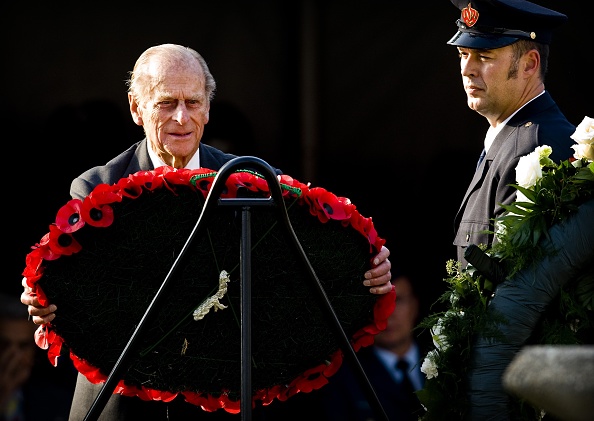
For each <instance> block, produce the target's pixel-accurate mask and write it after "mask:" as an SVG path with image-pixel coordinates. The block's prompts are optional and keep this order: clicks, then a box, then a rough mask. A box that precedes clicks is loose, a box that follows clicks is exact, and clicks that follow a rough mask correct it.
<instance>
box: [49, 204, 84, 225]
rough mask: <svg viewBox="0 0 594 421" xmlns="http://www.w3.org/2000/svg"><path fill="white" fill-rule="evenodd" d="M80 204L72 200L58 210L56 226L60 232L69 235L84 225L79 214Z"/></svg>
mask: <svg viewBox="0 0 594 421" xmlns="http://www.w3.org/2000/svg"><path fill="white" fill-rule="evenodd" d="M81 207H82V202H81V201H80V200H79V199H72V200H70V201H68V203H66V204H65V205H64V206H62V207H61V208H60V210H59V211H58V214H57V216H56V225H57V226H58V228H60V229H61V230H62V231H64V232H66V233H71V232H74V231H77V230H79V229H80V228H82V227H83V226H84V225H85V221H84V220H83V219H82V217H81V215H80V212H81Z"/></svg>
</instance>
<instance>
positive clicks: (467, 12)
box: [462, 3, 479, 28]
mask: <svg viewBox="0 0 594 421" xmlns="http://www.w3.org/2000/svg"><path fill="white" fill-rule="evenodd" d="M478 17H479V12H478V10H476V9H473V8H472V5H471V4H470V3H468V7H465V8H464V9H462V20H463V21H464V23H465V24H466V26H468V27H469V28H470V27H471V26H473V25H474V24H475V23H476V21H477V20H478Z"/></svg>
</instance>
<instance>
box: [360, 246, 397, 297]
mask: <svg viewBox="0 0 594 421" xmlns="http://www.w3.org/2000/svg"><path fill="white" fill-rule="evenodd" d="M389 256H390V250H388V249H387V247H385V246H382V249H381V250H380V251H379V253H378V254H377V255H376V256H375V257H374V258H373V268H372V269H369V270H368V271H367V272H365V281H363V285H365V286H367V287H371V288H369V292H371V293H372V294H387V293H388V292H390V291H391V290H392V288H393V286H392V283H391V282H390V281H391V279H392V273H391V272H390V269H392V263H390V261H389V260H388V257H389Z"/></svg>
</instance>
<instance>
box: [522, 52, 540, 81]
mask: <svg viewBox="0 0 594 421" xmlns="http://www.w3.org/2000/svg"><path fill="white" fill-rule="evenodd" d="M522 70H523V71H524V73H525V74H526V75H529V76H532V75H534V74H538V73H539V72H540V54H539V53H538V51H537V50H530V51H528V52H527V53H526V54H524V57H523V68H522Z"/></svg>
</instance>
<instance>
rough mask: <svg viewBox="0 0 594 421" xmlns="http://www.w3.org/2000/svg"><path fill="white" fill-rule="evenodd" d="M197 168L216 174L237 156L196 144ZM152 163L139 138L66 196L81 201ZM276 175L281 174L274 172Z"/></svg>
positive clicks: (150, 167)
mask: <svg viewBox="0 0 594 421" xmlns="http://www.w3.org/2000/svg"><path fill="white" fill-rule="evenodd" d="M198 151H199V153H200V166H201V167H203V168H209V169H211V170H215V171H218V170H220V169H221V167H222V166H223V165H224V164H225V163H226V162H228V161H230V160H232V159H233V158H237V155H233V154H229V153H225V152H222V151H220V150H219V149H217V148H214V147H212V146H210V145H206V144H204V143H201V144H200V149H198ZM153 169H154V168H153V163H152V161H151V159H150V157H149V154H148V141H147V139H146V138H145V139H143V140H141V141H140V142H137V143H135V144H133V145H132V146H130V147H129V148H128V149H126V150H125V151H124V152H122V153H121V154H119V155H118V156H116V157H115V158H113V159H112V160H111V161H109V162H108V163H107V164H105V165H101V166H98V167H93V168H91V169H89V170H87V171H85V172H84V173H82V174H81V175H79V176H78V177H76V178H75V179H74V180H73V181H72V184H71V186H70V195H71V196H72V197H73V198H78V199H81V200H82V199H84V198H85V197H86V196H87V195H88V194H89V193H90V192H91V191H92V190H93V189H94V188H95V187H96V186H97V185H98V184H101V183H105V184H113V183H117V182H118V181H119V180H120V179H121V178H124V177H127V176H129V175H130V174H134V173H135V172H138V171H140V170H153ZM275 171H276V172H277V174H281V171H280V170H278V169H275Z"/></svg>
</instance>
